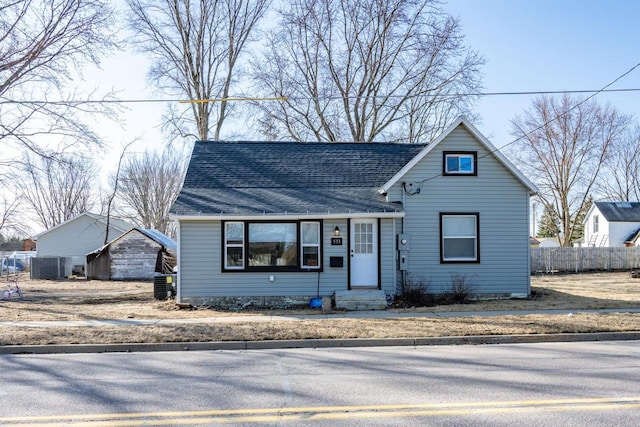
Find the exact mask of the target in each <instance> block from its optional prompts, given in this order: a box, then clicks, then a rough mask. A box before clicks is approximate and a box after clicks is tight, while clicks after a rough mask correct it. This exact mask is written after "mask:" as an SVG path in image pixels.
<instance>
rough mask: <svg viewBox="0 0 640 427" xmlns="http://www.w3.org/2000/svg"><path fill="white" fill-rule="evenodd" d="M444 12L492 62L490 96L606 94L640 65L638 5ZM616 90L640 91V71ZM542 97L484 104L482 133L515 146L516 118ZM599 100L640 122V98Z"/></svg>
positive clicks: (535, 5)
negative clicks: (513, 127)
mask: <svg viewBox="0 0 640 427" xmlns="http://www.w3.org/2000/svg"><path fill="white" fill-rule="evenodd" d="M444 8H445V9H446V10H447V12H449V13H450V14H452V15H453V16H456V17H458V18H459V19H460V20H461V23H462V26H463V33H464V34H465V36H466V38H465V39H466V43H467V45H468V46H471V47H472V48H473V49H475V50H477V51H479V52H480V53H481V54H482V55H483V56H484V57H485V59H486V60H487V64H486V65H485V66H484V69H483V74H484V86H485V92H509V91H547V90H583V89H600V88H602V87H604V86H605V85H607V84H609V83H610V82H611V81H613V80H614V79H615V78H617V77H618V76H620V75H621V74H623V73H625V72H626V71H628V70H629V69H630V68H632V67H633V66H634V65H636V64H637V63H640V2H638V1H633V0H626V1H622V0H619V1H615V0H612V1H603V0H601V1H595V0H533V1H532V0H527V1H524V0H450V1H448V2H446V3H445V4H444ZM612 88H640V67H639V68H638V69H636V70H635V71H634V72H632V73H631V74H629V75H628V76H627V77H625V78H623V79H621V80H620V81H619V82H618V83H616V84H615V85H614V86H612ZM584 96H588V94H586V95H584ZM534 98H535V96H532V95H518V96H492V97H484V98H483V99H482V100H481V101H480V102H479V103H478V105H477V112H478V113H479V114H480V115H481V118H482V122H481V123H480V124H479V125H478V128H479V130H480V131H481V132H482V133H483V134H484V135H485V136H487V137H488V138H489V139H490V140H491V141H492V142H493V143H494V145H496V146H497V147H501V146H503V145H504V144H506V143H508V142H510V141H511V140H512V139H513V138H512V137H511V136H510V124H509V122H510V120H511V118H513V116H514V115H515V114H519V113H522V112H523V111H524V110H525V109H527V108H529V106H530V105H531V101H532V100H533V99H534ZM596 99H597V100H598V101H599V102H602V103H606V102H609V103H610V104H611V105H612V106H615V107H616V108H618V109H620V110H621V111H623V112H626V113H631V114H634V115H636V118H637V119H640V92H625V93H619V94H599V95H597V98H596Z"/></svg>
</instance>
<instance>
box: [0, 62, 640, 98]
mask: <svg viewBox="0 0 640 427" xmlns="http://www.w3.org/2000/svg"><path fill="white" fill-rule="evenodd" d="M634 68H635V67H634ZM631 71H633V69H632V70H630V72H631ZM626 74H628V73H625V74H624V75H623V76H621V78H622V77H624V76H625V75H626ZM617 80H619V79H616V80H614V81H613V82H611V83H610V84H608V85H607V86H605V87H609V86H611V85H612V84H613V83H615V82H616V81H617ZM607 92H610V93H615V92H640V88H622V89H577V90H538V91H511V92H465V93H441V94H433V95H416V96H415V97H421V96H433V97H436V98H457V97H465V96H475V97H485V96H522V95H557V94H580V93H591V94H592V95H591V96H590V97H592V96H595V95H597V94H599V93H607ZM402 96H404V95H392V96H390V97H392V98H394V97H395V98H397V97H402ZM382 97H385V98H389V96H383V95H379V96H356V95H354V96H325V97H319V98H318V99H321V100H343V99H354V98H361V99H362V98H370V99H371V98H382ZM287 99H301V100H302V99H304V100H309V99H313V98H312V97H304V96H295V97H287V96H278V97H230V98H216V99H186V100H185V99H175V98H155V99H154V98H147V99H86V100H67V101H63V100H58V101H48V100H35V101H26V100H16V99H4V100H1V101H0V105H3V104H24V105H82V104H153V103H178V104H191V103H206V102H223V101H226V102H238V101H286V100H287ZM587 99H588V98H587Z"/></svg>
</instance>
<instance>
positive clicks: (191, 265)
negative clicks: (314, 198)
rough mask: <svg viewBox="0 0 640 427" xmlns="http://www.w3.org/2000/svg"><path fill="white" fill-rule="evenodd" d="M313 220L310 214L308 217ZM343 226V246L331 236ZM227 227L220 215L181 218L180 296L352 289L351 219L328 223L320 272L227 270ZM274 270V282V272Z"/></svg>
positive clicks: (322, 292)
mask: <svg viewBox="0 0 640 427" xmlns="http://www.w3.org/2000/svg"><path fill="white" fill-rule="evenodd" d="M309 220H311V219H309ZM336 225H337V226H339V227H340V230H341V235H342V238H343V244H342V245H341V246H332V245H331V237H332V236H333V232H334V229H335V227H336ZM221 233H222V227H221V223H220V221H181V222H180V259H179V272H180V277H179V281H180V292H181V295H180V297H181V299H183V300H189V299H191V298H199V297H230V296H236V297H260V296H265V297H272V296H287V297H293V296H310V297H313V296H316V293H317V292H318V290H317V289H318V278H319V279H320V282H319V288H320V291H319V294H320V296H329V295H331V294H333V292H335V291H336V290H346V289H347V271H348V259H347V257H348V255H349V254H348V248H349V245H348V237H347V221H346V220H332V221H324V223H323V255H322V260H323V267H324V268H323V271H322V272H321V273H320V274H318V272H315V271H313V272H235V271H234V272H223V271H222V265H221V264H222V251H223V248H222V245H223V243H222V236H221ZM331 256H341V257H343V258H344V267H341V268H340V267H338V268H336V267H330V266H329V258H330V257H331ZM270 276H274V279H275V280H274V281H273V282H270V281H269V277H270Z"/></svg>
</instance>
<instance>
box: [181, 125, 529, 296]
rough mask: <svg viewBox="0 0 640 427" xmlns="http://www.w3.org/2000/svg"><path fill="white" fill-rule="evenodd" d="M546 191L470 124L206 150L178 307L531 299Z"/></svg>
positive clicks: (190, 184)
mask: <svg viewBox="0 0 640 427" xmlns="http://www.w3.org/2000/svg"><path fill="white" fill-rule="evenodd" d="M536 191H537V190H536V188H535V186H534V185H533V184H532V183H531V182H530V181H529V180H528V179H527V178H526V177H524V176H523V175H522V174H521V173H520V172H519V171H518V170H517V169H516V168H515V167H514V166H513V165H512V164H511V163H510V162H509V161H508V160H507V159H506V158H505V157H504V155H503V154H502V153H501V152H500V151H498V150H496V149H495V147H494V146H493V145H492V144H491V143H490V142H489V141H488V140H487V139H486V138H485V137H484V136H482V135H481V134H480V133H479V132H478V130H477V129H476V128H475V127H473V125H471V124H470V123H469V122H468V121H467V120H466V119H465V118H460V119H458V120H457V121H456V122H455V123H453V124H452V125H451V126H450V127H449V128H448V129H447V130H446V131H445V132H444V133H443V134H442V135H441V136H440V137H438V138H437V139H435V140H434V141H433V142H431V143H430V144H427V145H411V144H391V143H293V142H220V141H216V142H213V141H198V142H196V144H195V146H194V149H193V153H192V156H191V162H190V164H189V169H188V172H187V175H186V177H185V181H184V185H183V189H182V191H181V192H180V195H179V196H178V198H177V200H176V202H175V204H174V205H173V207H172V209H171V212H172V217H173V218H174V219H175V220H177V221H178V225H179V227H178V247H179V249H178V295H177V298H178V301H180V302H191V303H194V304H203V303H224V302H226V303H232V302H234V301H235V302H242V301H247V300H250V301H252V302H253V303H256V304H279V303H283V301H284V302H285V303H291V302H292V301H298V302H304V301H305V300H306V301H307V302H308V301H309V299H310V298H313V297H317V296H330V295H335V296H336V298H337V296H338V294H339V295H340V296H341V297H345V298H347V297H348V295H352V296H353V295H358V294H364V293H363V292H362V291H365V290H369V291H370V290H374V291H377V292H378V293H380V294H383V296H384V294H386V295H394V294H397V293H398V292H399V290H400V289H401V287H402V284H403V281H405V280H407V278H408V277H409V275H411V276H413V277H422V278H424V279H425V280H427V281H429V282H430V290H431V291H432V292H443V291H448V290H450V289H451V281H452V276H453V275H457V277H465V278H466V279H467V280H468V283H469V284H471V282H472V284H473V285H474V291H475V293H477V294H479V295H481V296H486V297H495V296H521V297H524V296H527V295H529V293H530V278H529V271H530V270H529V223H530V221H529V197H530V195H531V194H533V193H535V192H536Z"/></svg>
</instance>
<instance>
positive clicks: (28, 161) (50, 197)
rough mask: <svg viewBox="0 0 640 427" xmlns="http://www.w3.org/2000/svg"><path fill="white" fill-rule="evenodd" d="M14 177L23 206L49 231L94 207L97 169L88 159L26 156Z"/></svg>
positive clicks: (78, 156)
mask: <svg viewBox="0 0 640 427" xmlns="http://www.w3.org/2000/svg"><path fill="white" fill-rule="evenodd" d="M22 166H23V171H22V172H21V173H20V174H19V175H18V176H17V179H16V181H15V182H16V184H15V185H16V187H18V188H20V190H21V194H22V198H23V201H24V203H25V204H26V205H27V206H28V207H29V208H30V210H31V211H32V212H33V213H34V214H35V216H36V218H35V221H36V222H37V223H38V224H40V225H41V226H42V227H44V228H46V229H48V228H51V227H54V226H56V225H58V224H60V223H62V222H64V221H66V220H68V219H70V218H73V217H74V216H76V215H79V214H81V213H83V212H87V211H91V210H92V209H93V208H94V206H95V205H96V196H95V192H94V191H93V190H95V187H96V185H95V181H96V175H97V170H96V167H95V165H94V163H93V161H92V160H91V159H88V158H86V157H82V156H80V155H65V156H64V157H63V158H61V159H52V158H48V157H38V156H35V155H25V156H24V160H23V162H22Z"/></svg>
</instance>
